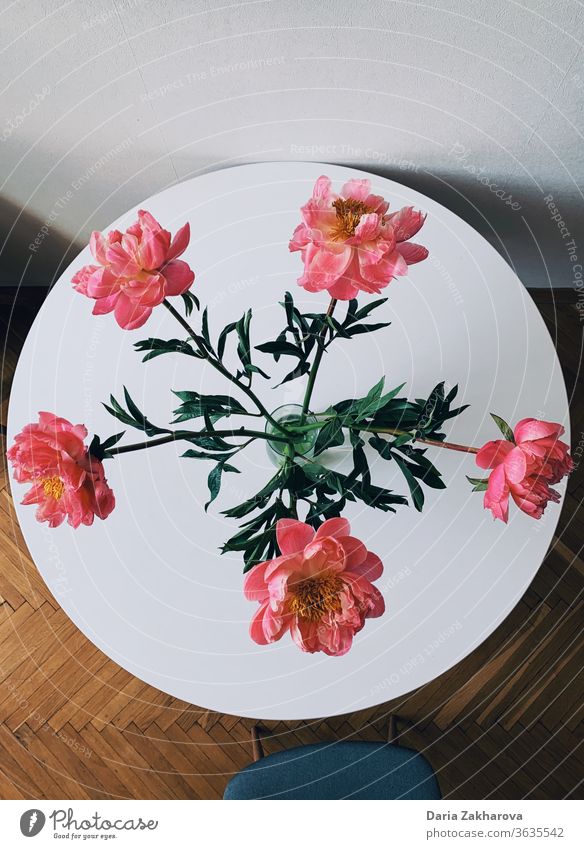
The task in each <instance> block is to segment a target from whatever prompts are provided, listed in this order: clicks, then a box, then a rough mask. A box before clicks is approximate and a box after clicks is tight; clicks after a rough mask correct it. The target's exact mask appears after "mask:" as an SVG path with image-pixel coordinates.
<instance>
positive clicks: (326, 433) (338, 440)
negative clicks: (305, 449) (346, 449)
mask: <svg viewBox="0 0 584 849" xmlns="http://www.w3.org/2000/svg"><path fill="white" fill-rule="evenodd" d="M344 441H345V437H344V435H343V424H342V421H341V419H339V417H338V416H335V417H334V418H333V419H331V420H330V421H328V422H327V423H326V424H325V425H323V427H322V428H321V429H320V430H319V432H318V436H317V438H316V442H315V445H314V454H315V455H317V454H322V452H323V451H326V450H327V449H328V448H336V447H337V446H339V445H342V444H343V443H344Z"/></svg>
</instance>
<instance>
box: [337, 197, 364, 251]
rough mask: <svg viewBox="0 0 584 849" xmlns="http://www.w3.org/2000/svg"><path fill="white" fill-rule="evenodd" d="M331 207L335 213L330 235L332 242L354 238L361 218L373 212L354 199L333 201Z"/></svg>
mask: <svg viewBox="0 0 584 849" xmlns="http://www.w3.org/2000/svg"><path fill="white" fill-rule="evenodd" d="M333 206H334V208H335V210H336V213H337V220H336V223H335V226H334V227H333V230H332V233H331V237H332V240H333V241H334V242H337V241H339V239H350V238H351V236H354V235H355V230H356V229H357V227H358V225H359V221H360V220H361V216H362V215H367V214H368V213H370V212H373V210H372V209H371V208H370V207H368V206H367V205H366V204H364V203H363V201H360V200H355V199H354V198H337V199H336V200H334V201H333Z"/></svg>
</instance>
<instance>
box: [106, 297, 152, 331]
mask: <svg viewBox="0 0 584 849" xmlns="http://www.w3.org/2000/svg"><path fill="white" fill-rule="evenodd" d="M151 313H152V307H143V306H140V304H136V303H134V301H131V300H130V299H129V298H127V297H126V296H125V295H124V293H123V292H122V293H120V296H119V298H118V300H117V303H116V306H115V313H114V315H115V317H116V321H117V322H118V324H119V325H120V327H122V328H123V329H124V330H135V329H136V328H137V327H142V325H143V324H145V322H146V321H148V319H149V318H150V315H151Z"/></svg>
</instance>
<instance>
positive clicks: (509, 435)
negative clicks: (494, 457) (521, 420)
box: [491, 413, 515, 444]
mask: <svg viewBox="0 0 584 849" xmlns="http://www.w3.org/2000/svg"><path fill="white" fill-rule="evenodd" d="M491 418H492V419H493V421H494V422H495V424H496V425H497V427H498V428H499V430H500V431H501V433H502V434H503V436H504V437H505V439H507V440H508V441H509V442H513V443H514V444H515V437H514V435H513V431H512V429H511V427H510V426H509V425H508V424H507V422H506V421H505V419H502V418H501V416H497V415H495V413H491Z"/></svg>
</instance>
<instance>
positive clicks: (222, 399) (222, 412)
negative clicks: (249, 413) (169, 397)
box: [173, 389, 246, 425]
mask: <svg viewBox="0 0 584 849" xmlns="http://www.w3.org/2000/svg"><path fill="white" fill-rule="evenodd" d="M173 393H174V394H175V395H176V396H177V397H178V398H180V400H181V401H182V402H183V403H182V404H181V405H180V407H178V408H177V409H176V410H174V415H175V419H174V424H177V423H178V422H185V421H188V420H189V419H196V418H199V417H200V416H204V415H208V416H210V417H212V418H214V419H215V420H217V419H218V418H222V417H223V416H231V415H241V414H245V412H246V410H245V408H244V407H243V406H242V405H241V404H240V403H239V401H238V400H237V399H236V398H232V397H231V396H230V395H200V394H199V393H198V392H190V391H179V390H174V389H173ZM212 424H213V422H212V421H211V425H212Z"/></svg>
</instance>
